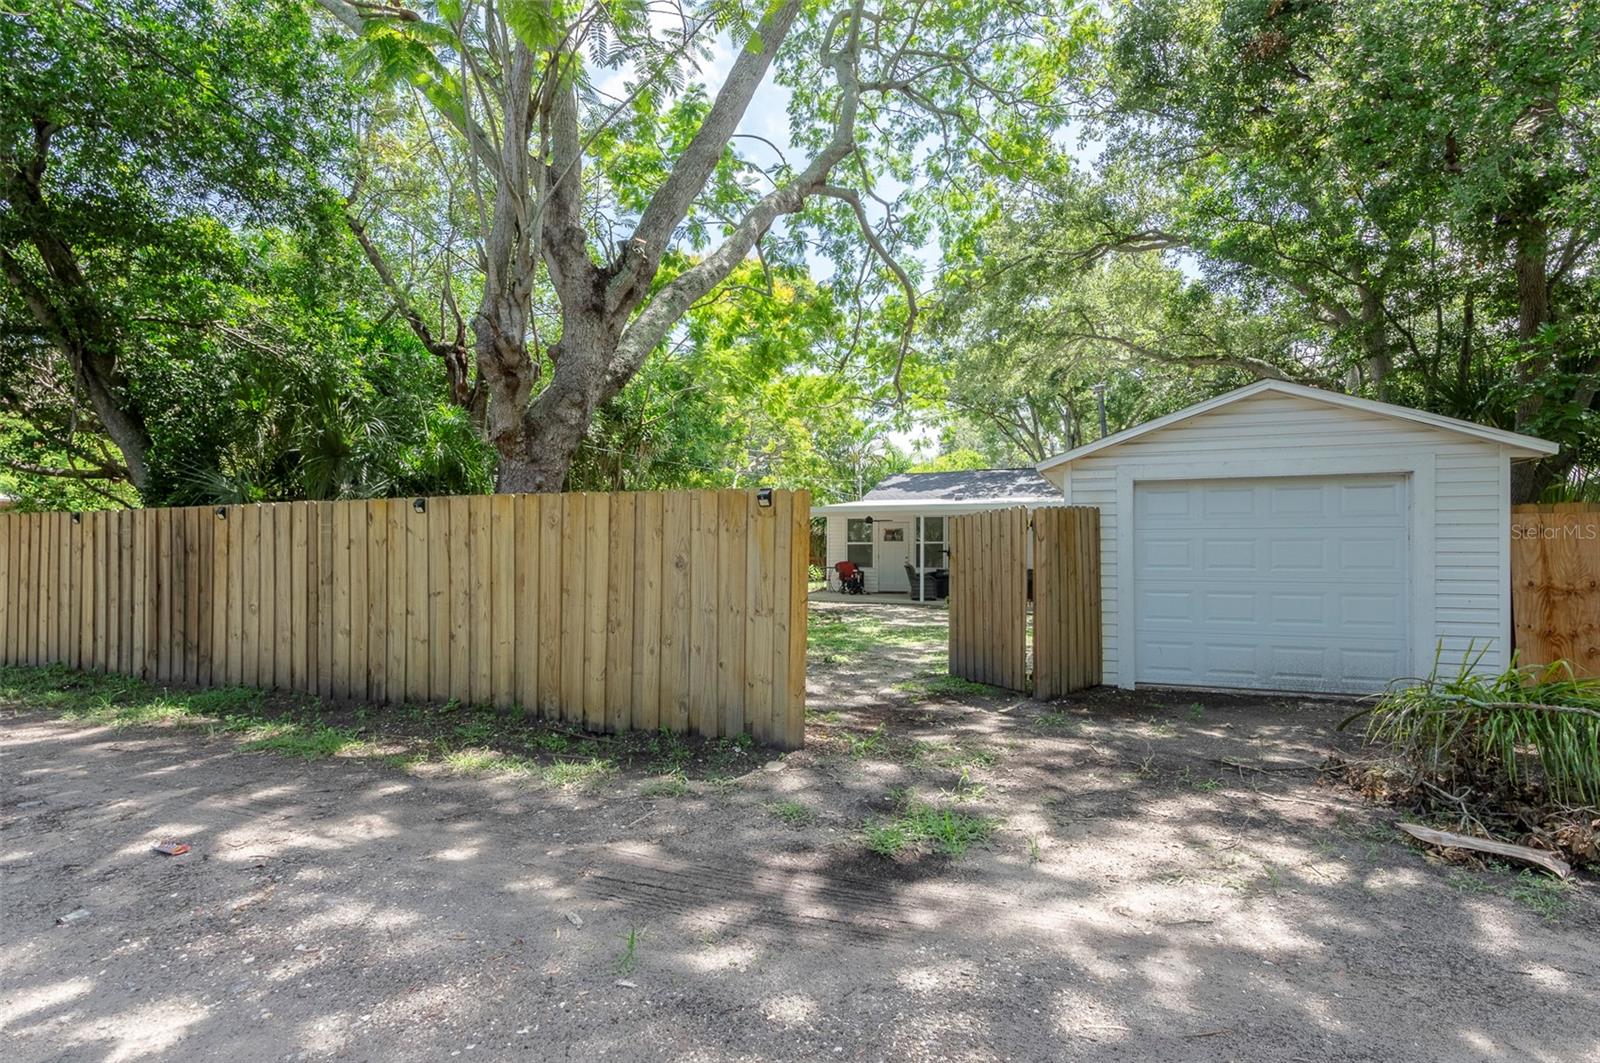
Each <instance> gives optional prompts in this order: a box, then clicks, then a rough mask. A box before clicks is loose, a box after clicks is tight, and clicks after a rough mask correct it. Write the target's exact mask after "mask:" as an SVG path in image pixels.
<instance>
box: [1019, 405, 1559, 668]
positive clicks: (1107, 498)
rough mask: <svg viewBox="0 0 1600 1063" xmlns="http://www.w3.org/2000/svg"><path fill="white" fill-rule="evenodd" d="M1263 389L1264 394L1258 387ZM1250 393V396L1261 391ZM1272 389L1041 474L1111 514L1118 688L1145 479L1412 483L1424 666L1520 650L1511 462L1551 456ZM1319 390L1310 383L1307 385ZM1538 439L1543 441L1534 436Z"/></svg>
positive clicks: (1105, 517) (1491, 660)
mask: <svg viewBox="0 0 1600 1063" xmlns="http://www.w3.org/2000/svg"><path fill="white" fill-rule="evenodd" d="M1255 387H1261V386H1255ZM1248 390H1249V389H1247V391H1248ZM1290 390H1291V388H1288V387H1284V386H1281V385H1276V386H1266V390H1259V391H1258V392H1256V393H1254V394H1245V395H1243V396H1242V397H1240V398H1238V399H1236V400H1233V401H1229V402H1227V403H1226V404H1223V405H1219V406H1218V407H1217V408H1215V409H1211V410H1207V411H1204V412H1201V413H1197V414H1194V415H1193V416H1189V417H1187V418H1184V419H1180V420H1177V421H1176V422H1175V423H1172V424H1170V425H1167V426H1166V427H1160V428H1154V429H1152V430H1150V431H1148V432H1147V433H1146V434H1143V435H1138V436H1135V437H1134V438H1130V439H1129V440H1127V441H1126V442H1122V443H1114V442H1108V444H1107V445H1106V447H1105V448H1104V449H1103V450H1098V451H1096V452H1095V453H1091V454H1086V455H1083V456H1081V457H1076V458H1071V459H1070V460H1069V461H1067V462H1065V463H1063V464H1059V465H1055V466H1053V467H1051V466H1050V465H1049V463H1046V464H1045V466H1044V467H1043V468H1042V469H1041V471H1042V472H1043V474H1044V475H1045V477H1046V478H1047V479H1049V480H1051V481H1052V482H1053V483H1055V484H1057V485H1058V486H1060V487H1061V488H1062V491H1063V493H1064V495H1065V496H1066V501H1067V503H1068V504H1069V505H1085V506H1096V507H1098V508H1099V509H1100V528H1101V566H1102V573H1103V581H1104V586H1103V594H1104V612H1103V623H1104V633H1103V634H1104V644H1105V661H1104V669H1105V676H1106V681H1107V682H1108V683H1117V684H1119V685H1122V686H1130V685H1132V683H1133V672H1132V671H1131V670H1130V669H1129V668H1127V667H1126V665H1127V663H1128V662H1127V660H1126V658H1127V657H1128V656H1129V655H1130V652H1131V646H1130V645H1129V644H1130V643H1131V641H1132V638H1133V627H1132V624H1131V619H1132V618H1131V616H1129V615H1126V614H1127V610H1126V609H1125V603H1124V602H1123V601H1122V600H1121V598H1122V596H1123V594H1124V591H1123V588H1128V593H1131V588H1132V582H1133V581H1132V578H1131V574H1130V573H1126V572H1124V571H1123V566H1124V562H1125V558H1124V556H1123V555H1124V554H1126V553H1128V552H1129V551H1130V550H1131V548H1132V543H1133V537H1132V534H1131V522H1129V521H1127V520H1125V519H1124V514H1130V513H1131V512H1132V505H1133V485H1134V484H1135V483H1142V482H1158V481H1176V480H1211V479H1219V478H1232V477H1256V478H1260V477H1284V476H1299V475H1304V476H1329V475H1374V474H1393V475H1399V476H1403V477H1404V478H1405V480H1406V485H1407V487H1406V490H1407V496H1408V498H1409V506H1410V532H1411V534H1412V536H1413V542H1412V562H1411V565H1410V572H1409V578H1410V580H1412V581H1413V584H1414V586H1413V593H1412V602H1411V614H1412V615H1411V617H1410V621H1409V622H1410V624H1411V631H1412V632H1413V637H1412V638H1411V639H1410V640H1409V641H1410V648H1409V652H1410V656H1411V662H1410V663H1411V671H1412V673H1413V674H1421V673H1423V672H1425V671H1426V669H1427V668H1428V667H1429V665H1430V662H1431V660H1432V657H1433V653H1434V648H1435V646H1436V645H1442V654H1443V656H1442V661H1443V662H1444V665H1445V666H1446V667H1449V666H1452V665H1455V664H1457V663H1459V662H1460V661H1461V660H1462V658H1463V656H1464V654H1465V653H1466V652H1467V649H1468V646H1469V645H1473V646H1475V647H1476V649H1484V648H1485V647H1487V649H1488V653H1487V654H1486V655H1485V656H1484V658H1483V661H1482V663H1481V665H1480V668H1483V669H1498V668H1501V667H1503V666H1504V664H1505V663H1506V660H1507V650H1508V647H1509V642H1510V622H1511V621H1510V616H1511V610H1510V585H1509V576H1508V564H1509V523H1510V459H1511V457H1512V456H1513V455H1516V456H1522V457H1526V456H1533V455H1534V454H1535V453H1537V451H1533V450H1530V449H1529V447H1527V446H1519V445H1517V444H1516V443H1515V440H1516V439H1520V438H1522V437H1510V436H1509V434H1504V435H1506V436H1507V438H1509V439H1511V440H1512V441H1513V442H1509V443H1502V442H1500V441H1497V440H1495V439H1479V438H1474V437H1472V436H1470V435H1466V434H1463V433H1462V432H1460V431H1457V430H1452V429H1449V428H1442V427H1435V426H1433V425H1431V424H1423V423H1418V422H1416V421H1412V420H1407V419H1404V418H1402V417H1400V416H1395V415H1389V414H1385V413H1382V412H1368V411H1367V410H1365V409H1353V408H1350V407H1349V406H1346V405H1334V404H1331V403H1330V402H1329V401H1326V400H1322V399H1316V398H1307V397H1303V396H1302V395H1299V394H1292V393H1289V392H1290ZM1299 390H1301V391H1306V390H1309V389H1299ZM1528 443H1529V444H1530V445H1541V441H1538V440H1529V441H1528Z"/></svg>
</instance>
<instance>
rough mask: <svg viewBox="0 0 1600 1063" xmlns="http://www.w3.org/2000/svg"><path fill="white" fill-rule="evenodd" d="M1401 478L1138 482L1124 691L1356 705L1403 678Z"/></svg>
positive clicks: (1405, 612) (1405, 615) (1405, 539)
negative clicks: (1219, 691)
mask: <svg viewBox="0 0 1600 1063" xmlns="http://www.w3.org/2000/svg"><path fill="white" fill-rule="evenodd" d="M1408 512H1409V505H1408V499H1407V491H1406V480H1405V478H1404V477H1400V476H1327V477H1295V478H1292V479H1272V480H1203V481H1183V482H1174V483H1141V484H1136V485H1135V486H1134V492H1133V546H1134V558H1133V563H1134V636H1135V637H1134V656H1135V661H1134V671H1135V676H1134V678H1135V679H1136V680H1137V681H1138V682H1141V683H1160V684H1172V685H1184V686H1211V687H1243V688H1251V689H1261V690H1308V691H1318V690H1322V691H1333V692H1344V693H1366V692H1369V691H1374V690H1382V689H1383V687H1384V685H1385V684H1386V683H1388V681H1389V680H1391V679H1394V678H1396V677H1399V676H1404V675H1409V674H1410V672H1411V655H1410V653H1409V652H1408V650H1407V643H1408V639H1407V631H1408V628H1409V612H1410V610H1409V601H1410V591H1409V575H1410V574H1409V571H1408V570H1409V567H1410V566H1409V564H1408V559H1409V556H1410V555H1409V549H1408V543H1409V536H1408V528H1409V516H1408Z"/></svg>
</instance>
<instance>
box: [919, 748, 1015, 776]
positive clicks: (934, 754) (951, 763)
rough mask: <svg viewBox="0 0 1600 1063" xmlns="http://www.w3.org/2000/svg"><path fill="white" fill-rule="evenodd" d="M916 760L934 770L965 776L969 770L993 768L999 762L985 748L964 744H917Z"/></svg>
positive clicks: (998, 757) (992, 751)
mask: <svg viewBox="0 0 1600 1063" xmlns="http://www.w3.org/2000/svg"><path fill="white" fill-rule="evenodd" d="M916 759H918V760H922V761H924V762H926V763H928V764H931V765H932V766H934V767H936V768H943V769H945V770H947V771H959V772H961V773H962V774H963V775H965V774H966V772H967V770H968V769H969V768H992V767H994V766H995V765H996V764H998V763H999V762H1000V754H999V753H998V752H996V751H995V750H993V749H990V748H988V747H987V746H980V745H973V744H970V743H966V742H952V743H950V744H948V745H946V744H934V743H931V742H919V743H917V746H916Z"/></svg>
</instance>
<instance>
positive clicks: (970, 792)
mask: <svg viewBox="0 0 1600 1063" xmlns="http://www.w3.org/2000/svg"><path fill="white" fill-rule="evenodd" d="M988 792H989V787H988V786H987V785H986V784H984V783H981V782H973V781H972V772H971V770H970V769H968V768H962V769H961V778H959V779H957V780H956V784H955V785H954V786H953V787H951V788H950V789H948V790H943V791H941V793H943V794H944V796H946V797H948V798H950V799H951V800H952V801H956V802H968V801H981V800H983V795H984V794H986V793H988Z"/></svg>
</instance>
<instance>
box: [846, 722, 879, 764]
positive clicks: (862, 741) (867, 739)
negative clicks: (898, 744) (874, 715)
mask: <svg viewBox="0 0 1600 1063" xmlns="http://www.w3.org/2000/svg"><path fill="white" fill-rule="evenodd" d="M844 740H845V743H846V746H847V748H848V749H849V752H850V755H851V756H852V757H871V756H877V755H878V754H880V753H883V752H885V751H886V750H887V748H888V745H889V736H888V732H887V731H885V730H884V727H883V725H882V724H879V725H878V726H877V727H876V728H874V729H873V730H872V731H871V732H870V733H868V734H865V735H845V736H844Z"/></svg>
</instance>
